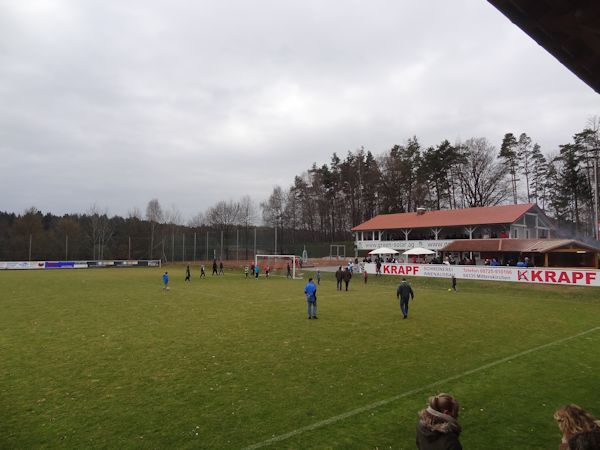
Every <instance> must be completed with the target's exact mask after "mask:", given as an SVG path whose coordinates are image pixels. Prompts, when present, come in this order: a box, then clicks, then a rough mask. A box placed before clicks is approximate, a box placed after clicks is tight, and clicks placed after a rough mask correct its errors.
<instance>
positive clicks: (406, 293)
mask: <svg viewBox="0 0 600 450" xmlns="http://www.w3.org/2000/svg"><path fill="white" fill-rule="evenodd" d="M396 296H397V297H398V299H399V300H400V309H401V310H402V315H403V316H404V318H405V319H406V318H407V317H408V300H409V298H410V299H412V298H415V293H414V292H413V290H412V288H411V287H410V284H408V281H406V278H402V283H400V285H399V286H398V290H396Z"/></svg>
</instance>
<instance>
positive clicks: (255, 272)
mask: <svg viewBox="0 0 600 450" xmlns="http://www.w3.org/2000/svg"><path fill="white" fill-rule="evenodd" d="M259 273H260V267H259V266H258V264H257V265H255V266H254V278H256V279H257V280H258V274H259Z"/></svg>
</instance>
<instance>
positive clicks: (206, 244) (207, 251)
mask: <svg viewBox="0 0 600 450" xmlns="http://www.w3.org/2000/svg"><path fill="white" fill-rule="evenodd" d="M206 260H207V261H208V231H207V232H206Z"/></svg>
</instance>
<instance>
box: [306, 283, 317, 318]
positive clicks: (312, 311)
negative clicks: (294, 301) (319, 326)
mask: <svg viewBox="0 0 600 450" xmlns="http://www.w3.org/2000/svg"><path fill="white" fill-rule="evenodd" d="M304 294H305V295H306V305H307V308H308V318H309V319H316V318H317V286H315V283H313V279H312V278H309V279H308V283H307V284H306V286H305V287H304Z"/></svg>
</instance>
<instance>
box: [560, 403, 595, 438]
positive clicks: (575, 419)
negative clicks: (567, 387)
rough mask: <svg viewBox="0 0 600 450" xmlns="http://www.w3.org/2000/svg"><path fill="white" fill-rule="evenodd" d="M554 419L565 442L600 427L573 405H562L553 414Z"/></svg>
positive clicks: (588, 414) (584, 412) (589, 415)
mask: <svg viewBox="0 0 600 450" xmlns="http://www.w3.org/2000/svg"><path fill="white" fill-rule="evenodd" d="M554 419H556V422H557V423H558V428H559V429H560V431H561V433H562V434H563V439H564V440H565V441H566V440H568V439H570V438H572V437H573V436H575V435H576V434H578V433H582V432H585V431H592V430H593V429H595V428H597V427H598V426H600V423H599V422H598V421H597V420H596V419H595V417H594V416H592V415H591V414H590V413H589V412H587V411H586V410H584V409H583V408H582V407H580V406H577V405H574V404H570V405H563V406H561V407H560V408H558V409H557V410H556V412H555V413H554Z"/></svg>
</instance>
